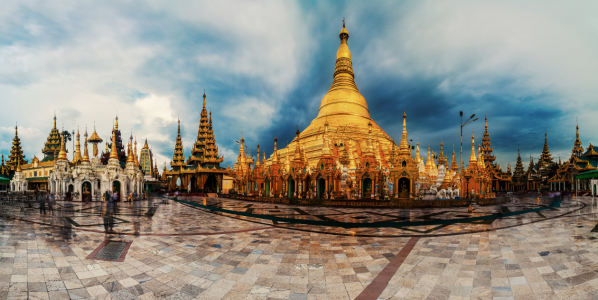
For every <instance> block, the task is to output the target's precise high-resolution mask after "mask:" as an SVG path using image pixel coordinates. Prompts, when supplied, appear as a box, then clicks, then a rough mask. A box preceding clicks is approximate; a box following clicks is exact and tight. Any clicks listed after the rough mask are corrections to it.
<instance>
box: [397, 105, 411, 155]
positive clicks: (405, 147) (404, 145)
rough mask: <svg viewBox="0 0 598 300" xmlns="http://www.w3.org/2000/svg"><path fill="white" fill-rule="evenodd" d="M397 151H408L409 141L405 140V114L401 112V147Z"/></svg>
mask: <svg viewBox="0 0 598 300" xmlns="http://www.w3.org/2000/svg"><path fill="white" fill-rule="evenodd" d="M399 151H401V152H405V151H409V141H408V140H407V113H406V112H403V134H402V135H401V146H400V148H399Z"/></svg>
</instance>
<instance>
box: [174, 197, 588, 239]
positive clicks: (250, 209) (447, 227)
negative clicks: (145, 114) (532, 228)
mask: <svg viewBox="0 0 598 300" xmlns="http://www.w3.org/2000/svg"><path fill="white" fill-rule="evenodd" d="M179 199H181V200H185V201H188V202H195V203H198V204H202V205H204V206H210V207H216V208H223V209H226V210H230V211H236V212H247V213H251V214H254V215H265V216H275V217H282V218H287V219H289V220H293V219H302V220H314V221H327V222H330V223H334V222H347V223H376V222H418V221H419V222H421V221H428V222H434V221H439V220H452V221H457V220H460V219H469V218H476V217H490V219H487V220H479V221H475V222H465V223H463V222H461V223H458V222H457V223H454V224H433V225H423V226H422V225H420V226H403V227H399V228H392V227H377V228H349V229H346V228H342V227H334V226H319V225H306V224H293V223H273V222H272V221H271V220H268V219H259V218H252V217H245V216H236V215H232V214H227V215H228V216H232V217H236V218H239V219H245V220H251V221H254V222H258V223H262V224H265V225H274V226H277V227H282V228H293V229H297V230H302V231H308V232H318V233H334V234H346V235H357V236H374V237H375V236H382V237H393V236H394V237H401V236H413V235H416V236H439V235H453V234H457V233H459V234H462V233H467V232H485V231H493V230H496V229H500V228H509V227H513V226H520V225H522V224H528V223H534V222H539V221H544V220H546V219H551V218H557V217H560V216H563V215H567V214H572V213H574V212H575V211H577V210H582V209H583V208H584V207H585V206H586V205H587V204H586V203H584V202H583V201H577V200H571V199H569V200H565V201H562V202H561V203H560V205H559V207H549V206H550V205H551V204H552V203H553V202H554V200H553V199H549V198H517V197H515V198H513V200H512V201H511V203H508V204H505V205H496V206H476V207H475V210H474V212H473V213H468V212H467V209H468V208H467V207H456V208H428V209H411V210H408V209H384V208H336V207H310V206H294V205H280V204H279V205H276V204H266V203H259V202H250V201H237V200H230V199H218V198H199V197H179ZM206 211H207V210H206ZM522 211H530V213H523V214H519V215H511V216H508V217H503V216H502V214H505V213H507V214H509V213H517V212H522Z"/></svg>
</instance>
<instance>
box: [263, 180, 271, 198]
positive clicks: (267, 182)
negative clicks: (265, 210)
mask: <svg viewBox="0 0 598 300" xmlns="http://www.w3.org/2000/svg"><path fill="white" fill-rule="evenodd" d="M264 196H266V197H270V181H266V194H265V195H264Z"/></svg>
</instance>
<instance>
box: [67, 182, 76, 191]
mask: <svg viewBox="0 0 598 300" xmlns="http://www.w3.org/2000/svg"><path fill="white" fill-rule="evenodd" d="M68 191H69V192H71V193H72V192H74V191H75V186H73V185H72V184H69V189H68Z"/></svg>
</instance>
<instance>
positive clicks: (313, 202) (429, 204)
mask: <svg viewBox="0 0 598 300" xmlns="http://www.w3.org/2000/svg"><path fill="white" fill-rule="evenodd" d="M180 196H184V195H180ZM219 197H221V198H228V199H235V200H243V201H253V202H260V203H271V204H288V205H300V206H329V207H355V208H365V207H367V208H376V207H380V208H448V207H466V206H469V205H470V204H477V205H481V206H486V205H500V204H505V203H508V202H509V201H510V199H509V198H506V197H501V198H489V199H477V200H471V199H458V200H369V199H356V200H330V199H299V198H273V197H261V196H245V195H239V194H231V195H227V194H224V195H222V194H221V195H219Z"/></svg>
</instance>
